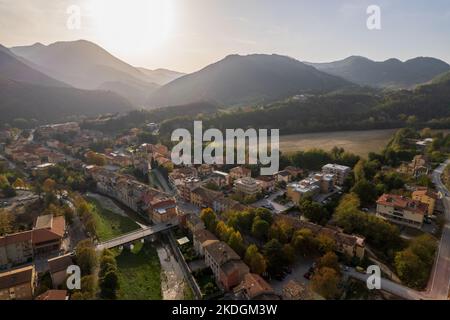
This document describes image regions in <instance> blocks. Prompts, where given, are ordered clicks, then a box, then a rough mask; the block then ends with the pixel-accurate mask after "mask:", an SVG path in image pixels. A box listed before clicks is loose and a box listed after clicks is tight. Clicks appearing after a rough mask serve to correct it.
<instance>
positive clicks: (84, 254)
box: [75, 239, 97, 275]
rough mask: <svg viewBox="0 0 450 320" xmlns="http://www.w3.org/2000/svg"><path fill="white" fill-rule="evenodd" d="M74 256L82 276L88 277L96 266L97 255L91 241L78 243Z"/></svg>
mask: <svg viewBox="0 0 450 320" xmlns="http://www.w3.org/2000/svg"><path fill="white" fill-rule="evenodd" d="M75 256H76V261H77V264H78V266H79V267H80V269H81V272H82V274H84V275H90V274H92V272H93V271H94V268H95V267H96V266H97V254H96V252H95V248H94V244H93V243H92V241H91V240H89V239H87V240H83V241H80V242H79V243H78V245H77V247H76V249H75Z"/></svg>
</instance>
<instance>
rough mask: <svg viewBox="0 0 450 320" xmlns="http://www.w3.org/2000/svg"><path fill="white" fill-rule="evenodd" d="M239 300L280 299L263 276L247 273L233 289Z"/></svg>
mask: <svg viewBox="0 0 450 320" xmlns="http://www.w3.org/2000/svg"><path fill="white" fill-rule="evenodd" d="M233 292H234V294H235V296H236V298H237V299H238V300H279V299H280V298H279V297H278V296H277V295H276V294H275V292H274V291H273V288H272V287H271V286H270V285H269V284H268V283H267V282H266V281H265V280H264V279H263V278H261V276H259V275H257V274H254V273H247V274H246V275H245V276H244V280H242V282H241V283H240V284H239V285H238V286H237V287H235V288H234V289H233Z"/></svg>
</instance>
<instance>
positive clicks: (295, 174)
mask: <svg viewBox="0 0 450 320" xmlns="http://www.w3.org/2000/svg"><path fill="white" fill-rule="evenodd" d="M284 171H287V172H289V174H290V175H291V177H292V178H293V179H299V178H300V177H301V176H302V175H303V173H304V172H303V169H300V168H297V167H293V166H287V167H286V168H284Z"/></svg>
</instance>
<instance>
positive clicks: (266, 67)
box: [149, 54, 352, 107]
mask: <svg viewBox="0 0 450 320" xmlns="http://www.w3.org/2000/svg"><path fill="white" fill-rule="evenodd" d="M351 85H352V84H351V83H350V82H348V81H346V80H344V79H342V78H339V77H336V76H333V75H329V74H326V73H324V72H321V71H318V70H317V69H315V68H313V67H311V66H308V65H306V64H304V63H302V62H300V61H298V60H295V59H292V58H289V57H286V56H280V55H275V54H274V55H264V54H253V55H247V56H241V55H229V56H227V57H225V58H224V59H223V60H221V61H218V62H216V63H214V64H211V65H209V66H207V67H205V68H203V69H202V70H200V71H197V72H195V73H192V74H188V75H185V76H183V77H181V78H178V79H176V80H174V81H172V82H170V83H168V84H166V85H164V86H162V87H161V88H159V89H157V90H156V91H155V92H154V93H153V94H152V95H151V97H150V100H149V106H150V107H164V106H171V105H180V104H185V103H192V102H196V101H201V100H203V101H212V102H214V103H218V104H222V105H243V104H250V103H266V102H271V101H275V100H278V99H283V98H286V97H289V96H292V95H296V94H301V93H321V92H329V91H333V90H337V89H341V88H343V87H347V86H351Z"/></svg>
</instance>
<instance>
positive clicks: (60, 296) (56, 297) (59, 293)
mask: <svg viewBox="0 0 450 320" xmlns="http://www.w3.org/2000/svg"><path fill="white" fill-rule="evenodd" d="M34 300H38V301H41V300H51V301H64V300H69V295H68V294H67V290H47V291H45V292H44V293H43V294H40V295H38V296H37V297H36V299H34Z"/></svg>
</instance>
